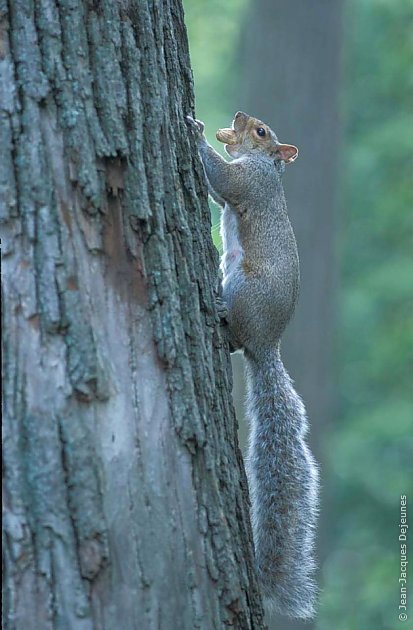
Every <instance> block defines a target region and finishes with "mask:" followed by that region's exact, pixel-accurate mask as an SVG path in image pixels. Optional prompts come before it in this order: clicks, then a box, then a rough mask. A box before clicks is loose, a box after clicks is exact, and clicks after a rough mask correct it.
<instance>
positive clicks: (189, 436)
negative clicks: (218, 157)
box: [0, 0, 263, 630]
mask: <svg viewBox="0 0 413 630" xmlns="http://www.w3.org/2000/svg"><path fill="white" fill-rule="evenodd" d="M0 15H1V32H0V35H1V41H0V81H1V84H0V116H1V121H0V122H1V126H0V130H1V137H0V153H1V155H0V164H1V171H0V202H1V218H2V236H3V238H2V254H3V289H2V290H3V339H4V349H3V373H4V409H5V418H4V454H3V456H4V499H5V511H4V560H3V568H4V601H3V604H4V608H3V613H4V621H3V623H4V628H6V629H21V628H24V630H29V629H33V630H40V629H41V630H47V629H49V628H50V629H51V628H59V629H60V628H62V629H63V628H64V629H66V628H70V629H72V628H73V629H74V628H75V629H81V630H86V629H90V628H99V629H100V628H104V629H109V630H111V629H112V628H122V629H125V630H130V629H133V628H139V629H142V630H145V629H152V628H153V629H158V628H160V629H168V630H170V629H171V628H180V629H181V628H182V629H188V630H192V629H193V628H205V629H208V630H209V629H210V628H211V629H212V628H217V629H221V628H223V627H226V626H231V627H235V628H242V629H244V628H262V627H263V623H262V609H261V603H260V597H259V594H258V591H257V587H256V582H255V577H254V573H253V570H252V564H253V563H252V543H251V532H250V525H249V518H248V507H247V499H246V482H245V476H244V472H243V468H242V463H241V458H240V453H239V450H238V446H237V438H236V423H235V418H234V413H233V408H232V406H231V401H230V395H229V392H230V389H231V378H230V372H229V367H228V353H227V348H226V347H224V345H223V342H222V339H221V335H220V333H219V326H218V324H217V317H216V311H215V305H214V289H215V284H216V266H217V254H216V252H215V250H214V248H213V246H212V243H211V239H210V232H209V230H210V223H209V220H210V219H209V211H208V206H207V202H206V189H205V185H204V179H203V171H202V168H201V166H200V163H199V160H198V157H197V154H196V150H195V147H194V144H193V143H192V142H191V140H190V139H189V138H188V133H187V129H186V126H185V123H184V115H185V114H186V113H189V112H192V111H193V96H192V83H191V71H190V65H189V58H188V51H187V42H186V32H185V29H184V25H183V15H182V7H181V3H180V0H165V1H164V2H151V1H150V0H136V1H134V2H126V1H125V2H114V1H111V0H105V1H101V2H93V1H92V0H90V1H89V2H86V1H84V2H82V1H81V0H59V1H57V0H36V2H34V1H29V0H13V2H10V3H9V4H8V6H7V4H5V3H4V2H1V3H0Z"/></svg>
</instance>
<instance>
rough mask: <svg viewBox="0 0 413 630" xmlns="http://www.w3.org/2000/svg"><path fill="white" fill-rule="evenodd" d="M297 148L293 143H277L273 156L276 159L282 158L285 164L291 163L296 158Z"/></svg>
mask: <svg viewBox="0 0 413 630" xmlns="http://www.w3.org/2000/svg"><path fill="white" fill-rule="evenodd" d="M297 156H298V149H297V147H295V146H294V145H293V144H277V149H276V151H275V157H276V159H277V160H284V162H285V163H286V164H291V162H294V160H296V159H297Z"/></svg>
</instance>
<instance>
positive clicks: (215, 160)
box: [199, 141, 239, 204]
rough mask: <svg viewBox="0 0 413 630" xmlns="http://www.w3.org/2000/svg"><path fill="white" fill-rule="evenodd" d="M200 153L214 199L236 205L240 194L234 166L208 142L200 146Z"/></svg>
mask: <svg viewBox="0 0 413 630" xmlns="http://www.w3.org/2000/svg"><path fill="white" fill-rule="evenodd" d="M199 153H200V155H201V159H202V163H203V165H204V168H205V173H206V176H207V179H208V183H209V184H210V186H211V188H212V193H215V195H214V194H212V195H211V196H212V197H218V198H220V199H221V200H223V201H226V202H227V203H229V204H235V203H236V201H237V196H238V195H237V193H238V192H239V187H238V185H237V184H238V182H237V181H236V180H237V172H236V168H234V166H233V165H232V164H231V163H229V162H227V161H226V160H224V158H223V157H221V155H219V153H217V152H216V151H215V149H213V148H212V147H211V145H210V144H208V143H207V142H206V141H205V142H203V143H202V144H200V145H199Z"/></svg>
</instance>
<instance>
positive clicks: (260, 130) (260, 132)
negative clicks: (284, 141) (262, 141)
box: [257, 127, 265, 138]
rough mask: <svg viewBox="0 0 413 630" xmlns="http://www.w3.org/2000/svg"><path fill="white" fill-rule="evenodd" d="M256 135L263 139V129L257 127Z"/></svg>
mask: <svg viewBox="0 0 413 630" xmlns="http://www.w3.org/2000/svg"><path fill="white" fill-rule="evenodd" d="M257 134H258V135H259V136H261V138H263V137H264V136H265V129H264V128H263V127H258V129H257Z"/></svg>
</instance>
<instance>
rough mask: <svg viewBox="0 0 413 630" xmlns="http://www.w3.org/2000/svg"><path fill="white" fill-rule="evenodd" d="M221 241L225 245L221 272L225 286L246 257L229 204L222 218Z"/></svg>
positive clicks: (234, 216) (234, 215)
mask: <svg viewBox="0 0 413 630" xmlns="http://www.w3.org/2000/svg"><path fill="white" fill-rule="evenodd" d="M221 239H222V245H223V254H222V258H221V271H222V275H223V284H224V285H225V282H226V280H227V278H228V276H230V275H231V274H232V273H233V272H234V271H236V270H237V269H238V268H239V266H240V264H241V262H242V259H243V257H244V250H243V249H242V246H241V243H240V241H239V236H238V222H237V217H236V214H235V212H234V211H233V210H231V208H230V207H229V206H228V204H226V205H225V208H224V210H223V212H222V216H221Z"/></svg>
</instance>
